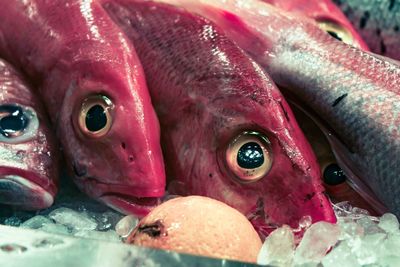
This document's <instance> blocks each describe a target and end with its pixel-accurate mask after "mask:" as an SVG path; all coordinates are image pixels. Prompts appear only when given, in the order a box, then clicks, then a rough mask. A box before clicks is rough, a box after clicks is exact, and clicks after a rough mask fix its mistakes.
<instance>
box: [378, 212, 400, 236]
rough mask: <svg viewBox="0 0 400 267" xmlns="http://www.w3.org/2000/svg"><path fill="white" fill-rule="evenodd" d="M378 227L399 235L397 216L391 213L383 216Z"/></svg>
mask: <svg viewBox="0 0 400 267" xmlns="http://www.w3.org/2000/svg"><path fill="white" fill-rule="evenodd" d="M378 226H379V227H380V228H381V229H383V230H385V231H386V232H388V233H399V232H400V231H399V221H398V220H397V218H396V216H395V215H394V214H391V213H386V214H383V216H382V217H381V218H380V221H379V224H378Z"/></svg>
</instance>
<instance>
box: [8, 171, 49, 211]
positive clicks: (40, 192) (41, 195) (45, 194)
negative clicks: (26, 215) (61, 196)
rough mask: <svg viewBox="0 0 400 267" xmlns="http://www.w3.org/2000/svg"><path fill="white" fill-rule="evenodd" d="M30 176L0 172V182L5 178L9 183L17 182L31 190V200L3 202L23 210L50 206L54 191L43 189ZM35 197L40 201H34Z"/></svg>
mask: <svg viewBox="0 0 400 267" xmlns="http://www.w3.org/2000/svg"><path fill="white" fill-rule="evenodd" d="M31 178H32V176H29V179H28V178H27V177H24V176H21V175H19V174H15V173H11V174H1V175H0V182H1V181H4V180H7V181H8V182H10V183H13V184H17V185H19V186H21V187H23V188H28V190H29V191H32V192H33V193H32V197H33V198H32V199H34V200H33V201H29V202H27V203H13V202H10V203H5V204H6V205H11V206H16V207H20V208H23V209H25V210H37V209H44V208H48V207H50V206H51V205H52V204H53V202H54V195H55V194H54V193H52V192H51V191H50V190H46V189H44V188H43V187H42V186H40V185H38V184H37V183H35V182H33V181H32V179H31ZM36 199H40V201H35V200H36Z"/></svg>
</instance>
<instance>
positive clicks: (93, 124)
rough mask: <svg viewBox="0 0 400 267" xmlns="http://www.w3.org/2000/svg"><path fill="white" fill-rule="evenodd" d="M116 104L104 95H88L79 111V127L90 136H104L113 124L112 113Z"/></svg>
mask: <svg viewBox="0 0 400 267" xmlns="http://www.w3.org/2000/svg"><path fill="white" fill-rule="evenodd" d="M113 108H114V105H113V103H112V101H111V100H110V99H109V98H108V97H107V96H104V95H93V96H89V97H87V98H86V99H85V100H84V101H83V102H82V106H81V109H80V112H79V119H78V122H79V123H78V124H79V128H80V130H81V131H82V133H84V134H85V135H87V136H89V137H94V138H98V137H102V136H104V135H106V134H107V133H108V131H109V130H110V128H111V125H112V114H111V111H112V110H113Z"/></svg>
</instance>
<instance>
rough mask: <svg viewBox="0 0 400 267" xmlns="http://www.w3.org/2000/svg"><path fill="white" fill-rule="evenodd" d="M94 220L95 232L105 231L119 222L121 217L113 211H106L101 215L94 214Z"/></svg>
mask: <svg viewBox="0 0 400 267" xmlns="http://www.w3.org/2000/svg"><path fill="white" fill-rule="evenodd" d="M94 218H95V219H96V221H97V230H99V231H107V230H110V229H113V228H114V227H115V225H116V224H117V223H118V222H119V221H120V220H121V218H122V215H121V214H120V213H116V212H113V211H106V212H103V213H101V214H95V215H94Z"/></svg>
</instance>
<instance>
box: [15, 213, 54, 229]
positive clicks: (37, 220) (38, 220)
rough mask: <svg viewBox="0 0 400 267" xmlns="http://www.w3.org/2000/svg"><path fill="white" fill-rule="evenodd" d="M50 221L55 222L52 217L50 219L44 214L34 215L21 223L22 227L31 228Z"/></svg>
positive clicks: (36, 227)
mask: <svg viewBox="0 0 400 267" xmlns="http://www.w3.org/2000/svg"><path fill="white" fill-rule="evenodd" d="M48 223H50V224H53V222H52V221H51V220H50V219H48V218H46V217H44V216H42V215H37V216H35V217H32V218H30V219H29V220H27V221H25V222H23V223H22V224H21V225H20V227H23V228H30V229H38V228H41V227H42V226H43V225H45V224H48Z"/></svg>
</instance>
